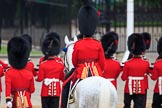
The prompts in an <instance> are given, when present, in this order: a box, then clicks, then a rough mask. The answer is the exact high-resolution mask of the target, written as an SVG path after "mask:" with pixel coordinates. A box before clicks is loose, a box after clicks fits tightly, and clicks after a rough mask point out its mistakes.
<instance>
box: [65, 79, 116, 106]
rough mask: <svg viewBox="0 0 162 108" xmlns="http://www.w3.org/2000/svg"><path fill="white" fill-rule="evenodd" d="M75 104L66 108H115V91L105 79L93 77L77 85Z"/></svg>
mask: <svg viewBox="0 0 162 108" xmlns="http://www.w3.org/2000/svg"><path fill="white" fill-rule="evenodd" d="M74 97H75V102H74V103H72V104H69V105H68V108H117V91H116V89H115V87H114V86H113V84H112V83H111V82H109V81H108V80H106V79H105V78H102V77H99V76H94V77H89V78H86V79H84V80H82V81H80V82H79V83H78V85H77V86H76V88H75V92H74Z"/></svg>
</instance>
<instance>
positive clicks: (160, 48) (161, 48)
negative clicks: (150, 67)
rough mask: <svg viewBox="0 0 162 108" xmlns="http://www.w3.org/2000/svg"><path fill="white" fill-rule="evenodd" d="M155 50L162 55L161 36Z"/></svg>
mask: <svg viewBox="0 0 162 108" xmlns="http://www.w3.org/2000/svg"><path fill="white" fill-rule="evenodd" d="M157 51H158V54H159V55H161V56H162V37H160V39H159V41H158V44H157Z"/></svg>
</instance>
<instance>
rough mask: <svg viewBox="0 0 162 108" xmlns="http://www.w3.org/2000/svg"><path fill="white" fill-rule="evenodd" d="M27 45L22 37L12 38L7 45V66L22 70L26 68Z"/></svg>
mask: <svg viewBox="0 0 162 108" xmlns="http://www.w3.org/2000/svg"><path fill="white" fill-rule="evenodd" d="M29 50H30V49H29V43H28V42H27V41H26V40H25V39H23V38H22V37H13V38H11V39H10V40H9V42H8V44H7V53H8V61H9V64H10V65H11V66H12V67H14V68H16V69H22V68H24V67H25V66H26V63H27V61H28V58H29Z"/></svg>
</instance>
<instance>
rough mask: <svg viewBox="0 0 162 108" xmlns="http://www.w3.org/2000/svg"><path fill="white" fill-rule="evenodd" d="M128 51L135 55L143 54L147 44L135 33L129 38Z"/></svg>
mask: <svg viewBox="0 0 162 108" xmlns="http://www.w3.org/2000/svg"><path fill="white" fill-rule="evenodd" d="M127 44H128V50H129V51H130V52H131V53H132V54H135V55H140V54H142V53H143V52H144V51H145V49H146V46H145V42H144V39H143V37H142V35H141V34H139V33H133V34H131V35H130V36H129V37H128V43H127Z"/></svg>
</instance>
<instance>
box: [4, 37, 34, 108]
mask: <svg viewBox="0 0 162 108" xmlns="http://www.w3.org/2000/svg"><path fill="white" fill-rule="evenodd" d="M7 53H8V61H9V64H10V66H11V67H10V68H9V69H8V70H6V73H5V85H6V104H7V107H8V108H32V103H31V100H30V97H31V94H32V93H33V92H34V91H35V87H34V78H33V74H32V73H31V72H30V71H29V70H27V69H25V66H26V64H27V61H28V58H29V45H28V43H27V41H25V40H24V39H23V38H22V37H13V38H11V40H9V42H8V45H7Z"/></svg>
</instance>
